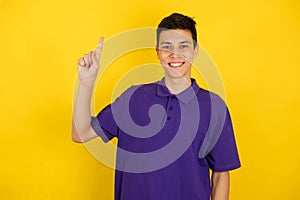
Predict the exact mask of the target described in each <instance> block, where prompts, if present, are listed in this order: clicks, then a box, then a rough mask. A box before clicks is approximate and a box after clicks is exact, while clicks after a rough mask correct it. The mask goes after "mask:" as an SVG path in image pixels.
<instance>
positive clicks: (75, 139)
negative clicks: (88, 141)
mask: <svg viewBox="0 0 300 200" xmlns="http://www.w3.org/2000/svg"><path fill="white" fill-rule="evenodd" d="M72 141H73V142H76V143H84V142H85V141H84V140H83V139H82V138H81V137H80V136H79V133H78V131H77V129H76V126H75V124H74V121H73V122H72Z"/></svg>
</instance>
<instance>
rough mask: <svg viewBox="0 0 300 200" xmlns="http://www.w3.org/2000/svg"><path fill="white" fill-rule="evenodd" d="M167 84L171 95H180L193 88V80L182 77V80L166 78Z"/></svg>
mask: <svg viewBox="0 0 300 200" xmlns="http://www.w3.org/2000/svg"><path fill="white" fill-rule="evenodd" d="M165 84H166V86H167V88H168V90H169V91H170V93H171V94H179V93H181V92H182V91H184V90H186V89H187V88H188V87H190V86H191V84H192V82H191V78H190V77H189V78H187V77H180V78H169V77H167V76H165Z"/></svg>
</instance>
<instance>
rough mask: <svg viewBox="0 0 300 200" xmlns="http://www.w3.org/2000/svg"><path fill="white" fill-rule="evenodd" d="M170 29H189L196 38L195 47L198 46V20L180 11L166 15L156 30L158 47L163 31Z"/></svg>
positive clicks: (194, 38)
mask: <svg viewBox="0 0 300 200" xmlns="http://www.w3.org/2000/svg"><path fill="white" fill-rule="evenodd" d="M170 29H182V30H186V31H189V32H190V33H191V34H192V38H193V40H194V48H195V47H196V46H197V31H196V22H195V21H194V20H193V19H192V18H190V17H188V16H185V15H182V14H179V13H173V14H171V15H170V16H168V17H165V18H164V19H163V20H162V21H161V22H160V23H159V25H158V27H157V30H156V48H158V45H159V37H160V34H161V32H162V31H166V30H170Z"/></svg>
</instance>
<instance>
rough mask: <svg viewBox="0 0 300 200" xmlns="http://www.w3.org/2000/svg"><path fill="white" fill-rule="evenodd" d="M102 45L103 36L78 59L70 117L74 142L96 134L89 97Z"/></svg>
mask: <svg viewBox="0 0 300 200" xmlns="http://www.w3.org/2000/svg"><path fill="white" fill-rule="evenodd" d="M102 46H103V37H101V38H100V41H99V44H98V46H97V48H96V49H95V50H94V51H90V52H89V54H85V55H84V56H83V57H82V58H80V59H79V60H78V76H79V87H78V90H77V95H76V100H75V106H74V110H73V119H72V140H73V141H74V142H79V143H83V142H87V141H89V140H91V139H93V138H95V137H97V134H96V133H95V132H94V130H93V129H92V127H91V125H90V122H91V110H90V109H91V108H90V107H91V106H90V105H91V98H92V94H93V88H94V84H95V80H96V78H97V74H98V69H99V61H100V55H101V51H102Z"/></svg>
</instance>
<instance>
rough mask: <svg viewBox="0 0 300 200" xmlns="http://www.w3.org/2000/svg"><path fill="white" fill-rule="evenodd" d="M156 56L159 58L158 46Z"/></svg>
mask: <svg viewBox="0 0 300 200" xmlns="http://www.w3.org/2000/svg"><path fill="white" fill-rule="evenodd" d="M155 50H156V56H157V58H158V59H159V49H158V47H156V49H155Z"/></svg>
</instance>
